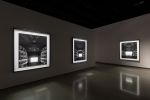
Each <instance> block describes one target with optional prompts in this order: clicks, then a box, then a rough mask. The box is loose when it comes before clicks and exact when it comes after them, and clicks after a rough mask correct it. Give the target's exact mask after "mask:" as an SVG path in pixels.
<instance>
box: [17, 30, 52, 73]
mask: <svg viewBox="0 0 150 100" xmlns="http://www.w3.org/2000/svg"><path fill="white" fill-rule="evenodd" d="M49 66H50V35H49V34H44V33H38V32H30V31H24V30H19V29H14V72H17V71H23V70H31V69H37V68H43V67H49Z"/></svg>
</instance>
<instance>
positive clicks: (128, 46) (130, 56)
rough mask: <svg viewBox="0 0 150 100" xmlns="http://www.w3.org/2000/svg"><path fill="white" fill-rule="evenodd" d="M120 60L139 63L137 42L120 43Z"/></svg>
mask: <svg viewBox="0 0 150 100" xmlns="http://www.w3.org/2000/svg"><path fill="white" fill-rule="evenodd" d="M120 59H122V60H133V61H139V40H135V41H123V42H120Z"/></svg>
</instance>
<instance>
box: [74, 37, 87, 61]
mask: <svg viewBox="0 0 150 100" xmlns="http://www.w3.org/2000/svg"><path fill="white" fill-rule="evenodd" d="M78 45H79V46H80V47H79V46H78ZM86 61H87V40H85V39H79V38H73V63H81V62H86Z"/></svg>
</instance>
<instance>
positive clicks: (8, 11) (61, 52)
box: [0, 1, 95, 89]
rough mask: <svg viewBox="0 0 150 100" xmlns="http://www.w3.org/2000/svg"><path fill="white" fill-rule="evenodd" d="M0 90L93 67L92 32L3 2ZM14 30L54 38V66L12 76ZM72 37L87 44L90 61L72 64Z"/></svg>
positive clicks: (52, 46) (0, 28) (0, 18)
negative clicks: (81, 39) (42, 34)
mask: <svg viewBox="0 0 150 100" xmlns="http://www.w3.org/2000/svg"><path fill="white" fill-rule="evenodd" d="M0 20H1V21H0V46H1V49H0V89H2V88H7V87H10V86H15V85H19V84H23V83H27V82H31V81H36V80H40V79H43V78H47V77H52V76H55V75H60V74H63V73H68V72H72V71H76V70H81V69H85V68H88V67H92V66H94V64H95V63H94V61H95V60H94V57H93V53H94V46H93V35H92V34H89V33H91V30H89V29H87V28H84V27H81V26H78V25H75V24H71V23H69V22H65V21H62V20H59V19H56V18H53V17H49V16H46V15H43V14H40V13H37V12H34V11H31V10H28V9H25V8H22V7H18V6H16V5H12V4H9V3H5V2H3V1H0ZM13 28H20V29H26V30H32V31H35V32H48V33H50V34H51V58H50V59H51V66H50V67H49V68H42V69H35V70H30V71H22V72H16V73H14V72H13V67H14V66H13V60H14V59H13ZM72 37H76V38H84V39H87V40H88V61H87V62H85V63H81V64H72Z"/></svg>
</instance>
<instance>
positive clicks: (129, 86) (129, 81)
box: [120, 72, 140, 96]
mask: <svg viewBox="0 0 150 100" xmlns="http://www.w3.org/2000/svg"><path fill="white" fill-rule="evenodd" d="M139 80H140V79H139V75H135V74H129V73H123V72H121V73H120V90H121V91H124V92H127V93H130V94H133V95H137V96H139V95H140V83H139Z"/></svg>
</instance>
